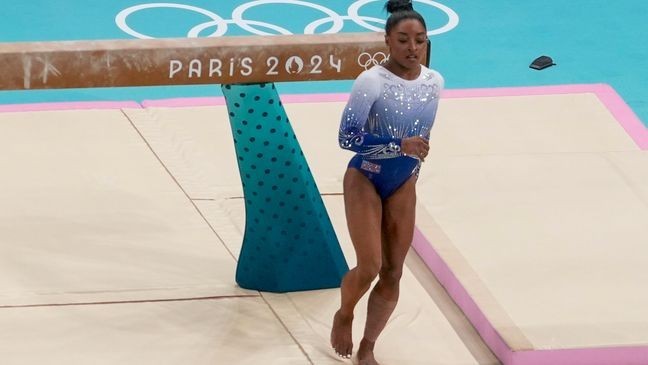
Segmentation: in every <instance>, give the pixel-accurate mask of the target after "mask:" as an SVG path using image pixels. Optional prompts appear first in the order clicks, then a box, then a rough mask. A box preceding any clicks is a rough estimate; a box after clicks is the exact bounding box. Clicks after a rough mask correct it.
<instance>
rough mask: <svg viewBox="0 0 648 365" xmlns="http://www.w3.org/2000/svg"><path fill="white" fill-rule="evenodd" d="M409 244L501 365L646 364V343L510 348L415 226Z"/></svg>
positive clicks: (647, 347) (647, 348)
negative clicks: (613, 345) (639, 344)
mask: <svg viewBox="0 0 648 365" xmlns="http://www.w3.org/2000/svg"><path fill="white" fill-rule="evenodd" d="M412 247H413V248H414V250H415V251H416V253H417V254H418V255H419V256H420V257H421V259H422V260H423V262H424V263H425V265H426V266H427V267H428V269H429V270H430V271H431V272H432V273H433V274H434V276H435V277H436V278H437V279H438V280H439V282H440V283H441V284H442V285H443V287H444V288H445V289H446V291H447V292H448V294H449V295H450V297H451V298H452V300H453V301H454V302H455V303H456V304H457V306H458V307H459V308H460V309H461V311H462V312H463V313H464V314H465V316H466V317H467V318H468V320H469V321H470V323H471V324H472V325H473V327H475V329H476V330H477V332H478V333H479V335H480V337H481V338H482V339H483V340H484V342H485V343H486V345H487V346H488V348H490V349H491V351H492V352H493V353H494V354H495V356H497V358H498V359H500V361H502V363H503V364H504V365H547V364H551V365H609V364H624V365H645V364H648V346H618V347H598V348H570V349H559V350H544V349H539V350H524V351H513V350H511V348H510V347H509V346H508V344H506V342H505V341H504V340H503V339H502V337H501V336H500V335H499V334H498V332H497V330H496V329H495V328H494V327H493V325H492V324H491V323H490V321H489V320H488V319H487V318H486V316H485V315H484V313H483V312H482V311H481V309H480V308H479V307H478V306H477V304H476V303H475V301H474V300H473V298H472V297H471V296H470V294H468V292H467V291H466V289H465V288H464V287H463V286H462V285H461V283H460V282H459V280H458V279H457V277H456V276H455V275H454V273H453V272H452V270H451V269H450V267H449V266H448V265H447V264H446V263H445V261H443V259H442V258H441V256H439V254H438V253H437V252H436V251H435V250H434V248H433V246H432V244H431V243H430V242H429V241H428V240H427V239H426V238H425V236H424V235H423V233H421V231H420V230H419V229H418V228H416V229H415V231H414V239H413V240H412Z"/></svg>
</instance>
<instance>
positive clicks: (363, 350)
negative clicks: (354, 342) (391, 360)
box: [358, 338, 380, 365]
mask: <svg viewBox="0 0 648 365" xmlns="http://www.w3.org/2000/svg"><path fill="white" fill-rule="evenodd" d="M374 345H375V343H374V342H371V341H368V340H365V339H364V338H363V339H362V341H360V347H359V348H358V365H380V364H378V362H377V361H376V359H375V358H374V353H373V349H374Z"/></svg>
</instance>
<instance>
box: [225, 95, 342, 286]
mask: <svg viewBox="0 0 648 365" xmlns="http://www.w3.org/2000/svg"><path fill="white" fill-rule="evenodd" d="M222 88H223V94H224V95H225V99H226V100H227V108H228V112H229V117H230V125H231V126H232V133H233V135H234V147H235V149H236V157H237V159H238V166H239V171H240V173H241V181H242V183H243V192H244V195H245V215H246V217H245V234H244V238H243V247H242V248H241V254H240V256H239V261H238V266H237V269H236V281H237V283H238V284H239V285H240V286H241V287H243V288H247V289H254V290H260V291H270V292H289V291H298V290H311V289H324V288H333V287H338V286H339V285H340V282H341V280H342V276H343V275H344V273H346V272H347V271H348V266H347V263H346V261H345V259H344V255H343V254H342V250H341V249H340V245H339V242H338V240H337V237H336V235H335V232H334V231H333V226H332V225H331V221H330V219H329V216H328V214H327V212H326V209H325V208H324V203H323V202H322V198H321V196H320V194H319V191H318V190H317V186H316V184H315V181H314V180H313V176H312V174H311V172H310V169H309V167H308V164H307V163H306V159H305V158H304V154H303V153H302V150H301V148H300V147H299V143H298V141H297V137H296V136H295V133H294V132H293V129H292V127H291V125H290V122H289V120H288V117H287V116H286V112H285V110H284V108H283V106H282V104H281V101H280V100H279V95H278V94H277V91H276V89H275V86H274V84H251V85H224V86H223V87H222Z"/></svg>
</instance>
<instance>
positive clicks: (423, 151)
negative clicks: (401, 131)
mask: <svg viewBox="0 0 648 365" xmlns="http://www.w3.org/2000/svg"><path fill="white" fill-rule="evenodd" d="M428 151H430V144H429V142H428V140H427V139H425V138H422V137H419V136H416V137H410V138H404V139H403V140H401V152H403V153H404V154H405V155H408V156H415V157H417V158H418V159H419V160H421V161H425V157H427V155H428Z"/></svg>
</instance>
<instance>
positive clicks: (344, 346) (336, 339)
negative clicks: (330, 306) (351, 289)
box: [331, 310, 353, 359]
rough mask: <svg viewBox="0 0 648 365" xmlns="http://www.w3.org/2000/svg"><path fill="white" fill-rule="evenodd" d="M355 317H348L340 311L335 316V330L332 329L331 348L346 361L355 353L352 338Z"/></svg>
mask: <svg viewBox="0 0 648 365" xmlns="http://www.w3.org/2000/svg"><path fill="white" fill-rule="evenodd" d="M352 323H353V316H350V317H347V316H344V315H342V314H341V313H340V311H339V310H338V311H337V312H335V316H333V328H332V329H331V346H333V349H335V352H336V353H337V354H338V355H339V356H341V357H344V358H346V359H350V358H351V353H352V351H353V339H352V337H351V328H352V326H351V324H352Z"/></svg>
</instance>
